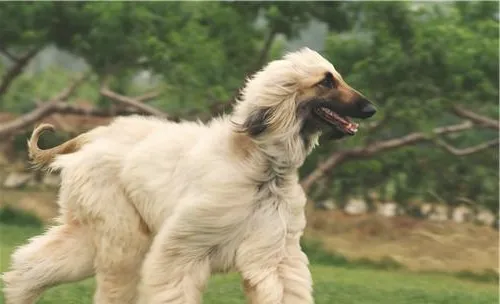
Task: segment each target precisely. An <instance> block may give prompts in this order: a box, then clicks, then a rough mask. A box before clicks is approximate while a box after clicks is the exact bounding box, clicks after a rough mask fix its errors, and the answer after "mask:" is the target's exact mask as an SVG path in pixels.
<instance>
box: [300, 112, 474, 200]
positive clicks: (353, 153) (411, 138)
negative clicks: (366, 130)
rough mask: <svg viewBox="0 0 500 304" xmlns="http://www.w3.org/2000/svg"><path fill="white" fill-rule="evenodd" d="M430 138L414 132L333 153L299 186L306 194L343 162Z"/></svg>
mask: <svg viewBox="0 0 500 304" xmlns="http://www.w3.org/2000/svg"><path fill="white" fill-rule="evenodd" d="M473 126H474V124H473V123H472V122H470V121H465V122H463V123H460V124H456V125H450V126H446V127H439V128H435V129H434V130H432V134H434V135H442V134H450V133H456V132H461V131H464V130H468V129H471V128H472V127H473ZM431 138H432V137H431V136H429V134H426V133H422V132H414V133H410V134H408V135H405V136H402V137H398V138H393V139H388V140H383V141H377V142H373V143H370V144H368V145H366V146H363V147H356V148H352V149H349V150H344V151H337V152H334V153H332V154H331V155H330V157H328V158H327V159H326V161H324V162H322V163H320V164H319V165H318V166H317V167H316V169H314V170H313V172H311V173H310V174H309V175H308V176H306V177H305V178H303V179H302V181H301V185H302V187H303V188H304V190H305V191H306V192H308V191H309V190H310V188H311V187H312V185H313V184H314V183H315V182H316V181H317V180H318V179H319V178H321V177H323V176H324V175H325V174H327V173H328V172H329V171H330V170H332V169H333V168H334V167H336V166H338V165H339V164H340V163H342V162H344V161H347V160H352V159H361V158H368V157H371V156H373V155H375V154H377V153H380V152H383V151H388V150H393V149H397V148H400V147H404V146H408V145H411V144H415V143H417V142H421V141H425V140H429V139H431Z"/></svg>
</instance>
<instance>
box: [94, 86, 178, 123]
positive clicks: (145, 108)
mask: <svg viewBox="0 0 500 304" xmlns="http://www.w3.org/2000/svg"><path fill="white" fill-rule="evenodd" d="M100 93H101V95H103V96H105V97H107V98H109V99H111V100H112V101H114V102H118V103H121V104H123V105H126V106H130V107H132V108H134V109H137V110H139V111H140V112H142V113H146V114H150V115H154V116H158V117H163V118H169V116H168V114H167V113H165V112H163V111H160V110H158V109H156V108H154V107H151V106H149V105H147V104H144V103H142V102H140V101H139V100H138V99H136V98H131V97H128V96H124V95H120V94H118V93H116V92H113V91H111V90H110V89H109V88H108V87H107V86H106V85H103V86H101V89H100Z"/></svg>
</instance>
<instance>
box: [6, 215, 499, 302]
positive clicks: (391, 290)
mask: <svg viewBox="0 0 500 304" xmlns="http://www.w3.org/2000/svg"><path fill="white" fill-rule="evenodd" d="M38 233H40V228H37V227H33V226H19V225H12V224H1V223H0V263H1V264H0V270H1V271H4V270H5V269H6V268H7V265H8V261H9V258H10V253H11V252H12V250H13V248H14V247H15V246H18V245H20V244H22V243H24V242H25V241H26V239H28V238H29V237H30V236H33V235H35V234H38ZM309 250H311V248H309ZM316 259H318V263H319V264H316V263H315V260H316ZM336 259H337V258H332V259H331V260H328V258H327V257H326V256H324V254H322V255H321V256H314V255H313V254H312V255H311V260H312V261H313V265H312V266H311V269H312V273H313V277H314V289H315V300H316V303H317V304H331V303H336V304H351V303H352V304H378V303H384V304H385V303H391V304H392V303H395V304H406V303H408V304H410V303H411V304H417V303H421V304H433V303H436V304H438V303H439V304H448V303H449V304H461V303H463V304H482V303H484V304H494V303H498V285H497V283H494V282H493V283H492V282H476V281H471V280H468V279H465V278H460V277H457V276H456V275H446V274H418V273H411V272H408V271H405V270H402V269H398V268H397V267H396V268H391V267H389V268H390V269H391V270H380V269H376V268H374V267H372V266H369V265H367V266H366V267H362V266H359V265H358V266H356V267H349V266H347V265H344V264H343V263H345V261H343V260H342V259H340V262H339V263H340V264H341V265H343V266H332V265H327V264H328V261H330V262H331V263H334V264H335V263H336V262H335V261H336ZM337 265H338V264H337ZM94 287H95V285H94V280H93V279H89V280H86V281H83V282H79V283H74V284H67V285H61V286H58V287H56V288H53V289H51V290H49V291H48V292H46V293H45V294H44V296H43V298H42V299H41V300H40V301H39V303H40V304H59V303H66V304H84V303H85V304H87V303H88V304H90V303H92V295H93V291H94ZM0 303H3V295H0ZM204 303H205V304H212V303H218V304H236V303H245V302H244V298H243V293H242V291H241V287H240V283H239V277H238V275H236V274H230V275H217V276H214V277H213V278H212V279H211V280H210V282H209V286H208V289H207V291H206V294H205V296H204Z"/></svg>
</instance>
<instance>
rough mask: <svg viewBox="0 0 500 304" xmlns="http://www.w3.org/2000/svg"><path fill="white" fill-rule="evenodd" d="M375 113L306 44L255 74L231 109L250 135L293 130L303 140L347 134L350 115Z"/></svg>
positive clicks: (353, 130) (354, 126)
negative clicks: (325, 135) (321, 134)
mask: <svg viewBox="0 0 500 304" xmlns="http://www.w3.org/2000/svg"><path fill="white" fill-rule="evenodd" d="M375 112H376V109H375V107H374V105H373V104H372V103H371V102H370V101H369V100H368V99H367V98H365V97H364V96H363V95H362V94H361V93H359V92H358V91H356V90H354V89H353V88H351V87H350V86H349V85H348V84H347V83H346V82H345V81H344V80H343V79H342V76H341V75H340V74H339V73H338V72H337V71H336V70H335V68H334V67H333V65H332V64H331V63H330V62H329V61H328V60H326V59H325V58H323V57H322V56H321V55H320V54H318V53H317V52H315V51H312V50H310V49H308V48H304V49H301V50H299V51H297V52H293V53H289V54H287V55H285V56H284V57H283V58H282V59H280V60H276V61H272V62H270V63H269V64H268V65H267V66H266V67H264V68H263V69H262V70H261V71H259V72H258V73H256V74H255V75H254V76H253V77H252V78H251V79H249V81H248V82H247V85H246V87H245V88H244V89H243V91H242V99H241V100H240V101H239V102H238V104H237V106H236V109H235V114H236V117H237V118H239V121H240V125H241V127H242V130H243V131H245V132H246V133H248V134H249V135H250V136H252V137H254V138H257V137H259V136H265V134H271V135H272V134H273V133H274V134H290V132H292V133H294V132H296V133H298V134H300V136H301V137H303V138H304V139H305V140H307V141H310V139H312V138H313V137H316V138H317V136H318V134H320V133H326V134H328V135H329V138H333V139H340V138H342V137H344V136H352V135H354V134H356V132H357V129H358V124H357V123H355V122H353V121H352V120H351V118H361V119H365V118H369V117H371V116H373V115H374V114H375Z"/></svg>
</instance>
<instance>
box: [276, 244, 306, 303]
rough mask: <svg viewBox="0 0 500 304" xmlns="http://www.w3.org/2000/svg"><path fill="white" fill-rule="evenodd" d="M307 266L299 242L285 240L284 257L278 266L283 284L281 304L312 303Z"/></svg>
mask: <svg viewBox="0 0 500 304" xmlns="http://www.w3.org/2000/svg"><path fill="white" fill-rule="evenodd" d="M308 266H309V260H308V259H307V256H306V255H305V253H304V252H302V250H301V249H300V245H299V240H298V239H290V240H287V248H286V253H285V257H284V258H283V260H282V261H281V262H280V264H279V266H278V272H279V273H280V277H281V279H282V282H283V304H311V303H314V300H313V297H312V277H311V272H310V271H309V267H308Z"/></svg>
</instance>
